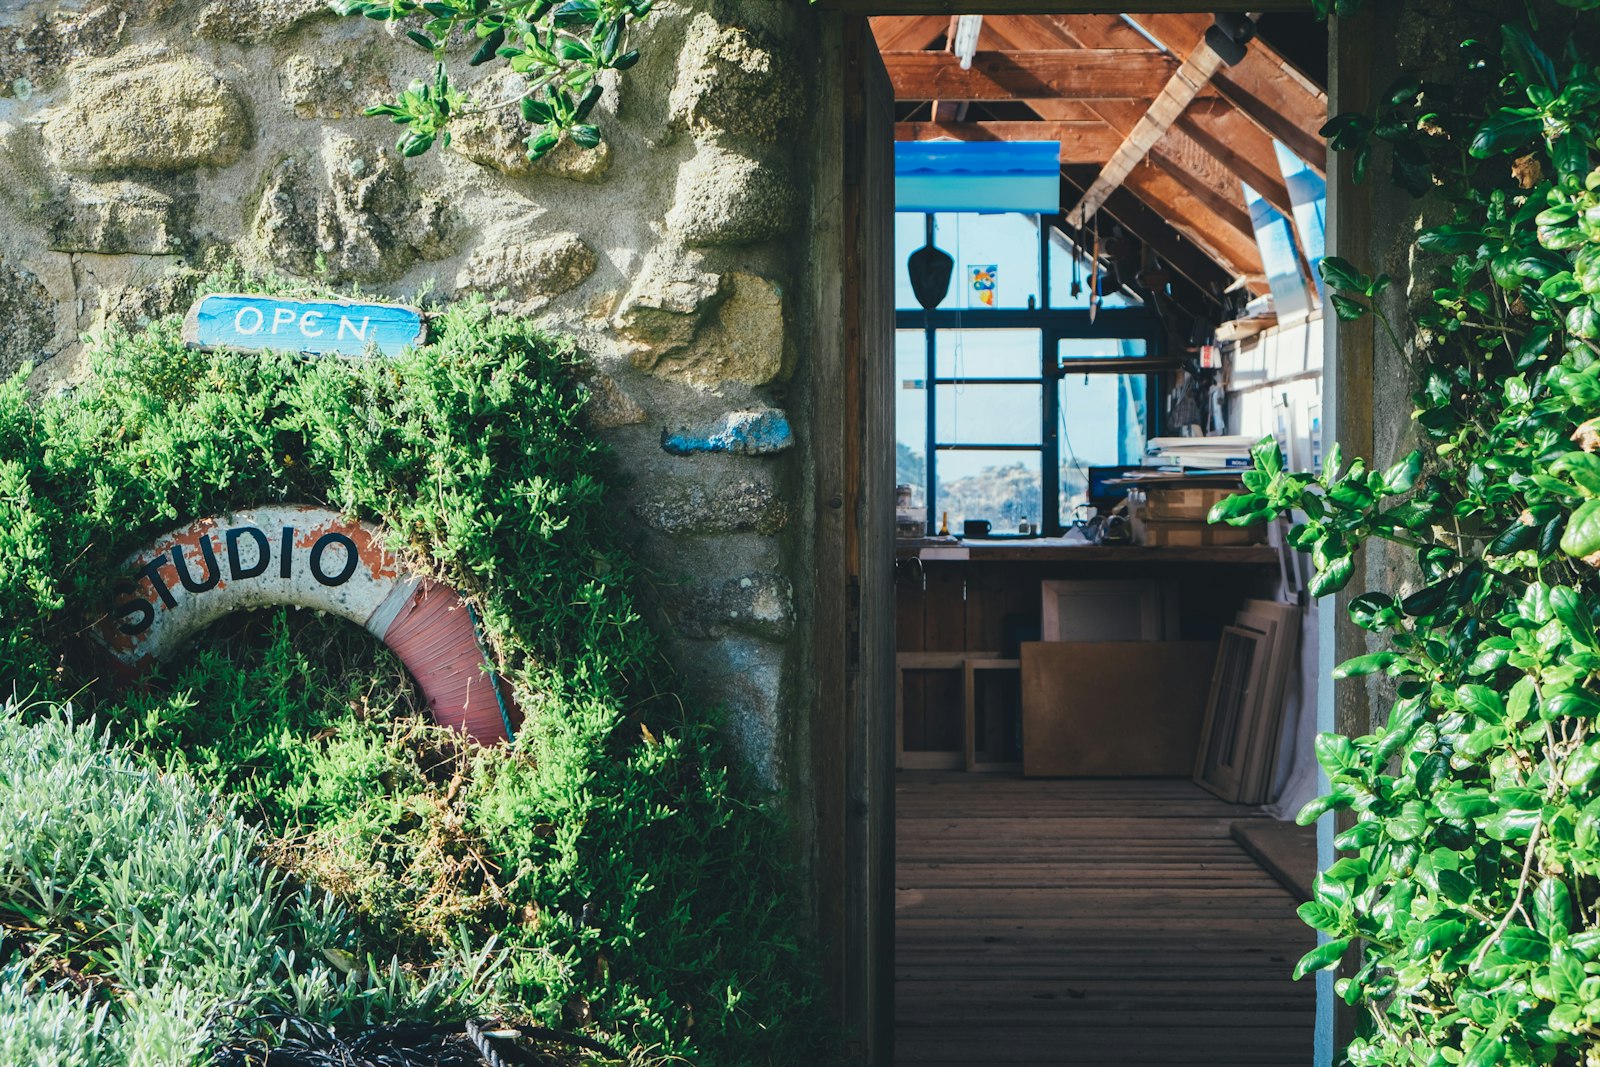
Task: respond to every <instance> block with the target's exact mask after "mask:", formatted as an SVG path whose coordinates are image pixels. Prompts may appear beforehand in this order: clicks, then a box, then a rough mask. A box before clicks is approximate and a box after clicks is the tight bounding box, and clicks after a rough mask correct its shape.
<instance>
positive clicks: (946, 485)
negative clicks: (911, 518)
mask: <svg viewBox="0 0 1600 1067" xmlns="http://www.w3.org/2000/svg"><path fill="white" fill-rule="evenodd" d="M1040 471H1041V465H1040V462H1039V453H1037V452H950V451H945V450H942V449H941V450H940V452H939V499H938V500H937V501H936V502H935V505H934V506H935V507H936V508H937V509H938V510H939V511H940V512H944V513H948V515H949V517H950V532H951V533H960V532H961V524H962V523H963V522H965V521H966V520H967V519H988V520H989V521H990V522H991V523H993V524H994V531H995V532H996V533H1005V532H1011V533H1015V532H1016V529H1017V525H1018V524H1019V523H1020V522H1022V520H1024V519H1027V520H1028V521H1029V522H1033V523H1037V522H1038V521H1039V518H1040V514H1041V512H1042V507H1041V500H1042V499H1043V497H1042V496H1041V490H1040V486H1041V485H1042V478H1041V476H1040ZM937 518H938V516H935V520H936V521H935V523H934V525H935V528H937V526H938V522H937Z"/></svg>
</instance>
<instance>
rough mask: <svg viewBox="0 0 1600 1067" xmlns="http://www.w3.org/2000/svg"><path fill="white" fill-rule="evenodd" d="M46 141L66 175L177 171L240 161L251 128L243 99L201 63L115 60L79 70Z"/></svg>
mask: <svg viewBox="0 0 1600 1067" xmlns="http://www.w3.org/2000/svg"><path fill="white" fill-rule="evenodd" d="M119 68H120V69H119ZM44 139H45V144H46V145H47V146H48V147H49V150H50V154H51V156H52V158H53V159H54V160H55V162H56V164H57V165H58V166H60V167H62V168H63V169H65V170H70V171H80V172H94V171H111V170H145V171H156V172H171V171H181V170H190V169H192V168H195V167H220V166H226V165H227V164H229V163H232V162H233V161H234V160H236V159H238V158H239V156H240V154H241V153H243V151H244V149H245V147H246V146H247V145H248V144H249V143H250V139H251V125H250V117H249V114H248V112H247V110H246V108H245V106H244V102H243V101H242V100H241V99H240V97H239V94H238V93H237V92H235V91H234V89H233V88H232V86H230V85H229V84H228V82H227V81H226V80H224V79H223V77H222V75H221V74H220V73H219V72H218V71H217V70H216V69H214V68H212V67H210V66H208V65H207V64H205V63H202V62H200V61H199V60H196V59H193V58H190V57H187V56H185V57H180V58H177V59H167V60H163V61H159V62H154V63H148V64H141V63H136V64H135V65H132V66H122V65H121V64H115V63H114V61H112V60H107V61H103V62H102V63H96V64H86V65H85V66H84V67H83V68H81V69H79V70H77V71H74V73H73V77H72V94H71V96H70V98H69V99H68V100H67V102H66V104H65V105H63V106H62V107H61V108H59V109H57V110H55V111H54V113H53V114H51V115H50V117H49V119H48V120H47V121H46V122H45V125H44Z"/></svg>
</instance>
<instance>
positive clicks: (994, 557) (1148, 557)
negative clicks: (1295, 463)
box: [895, 538, 1278, 566]
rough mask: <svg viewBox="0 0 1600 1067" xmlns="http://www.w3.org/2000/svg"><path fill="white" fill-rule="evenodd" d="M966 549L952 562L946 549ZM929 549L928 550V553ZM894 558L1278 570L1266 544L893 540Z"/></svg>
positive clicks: (1275, 557) (1275, 552)
mask: <svg viewBox="0 0 1600 1067" xmlns="http://www.w3.org/2000/svg"><path fill="white" fill-rule="evenodd" d="M952 549H956V550H965V552H966V553H967V554H966V556H965V557H952V556H951V555H949V554H948V553H949V552H950V550H952ZM930 550H932V551H930ZM895 556H896V557H897V558H900V559H918V558H920V559H922V560H923V561H924V562H926V563H960V562H969V561H970V562H974V563H1054V562H1062V563H1129V564H1138V565H1141V566H1145V565H1149V564H1152V563H1231V564H1244V565H1248V566H1269V565H1270V566H1277V563H1278V550H1277V549H1275V548H1273V547H1272V546H1270V545H1242V546H1236V547H1217V546H1176V545H1169V546H1165V547H1152V546H1147V545H1084V544H1063V543H1062V542H1060V541H1055V540H1048V539H1045V540H1039V541H1028V540H1023V539H1020V538H1019V539H1018V540H1015V541H955V542H951V541H933V540H916V541H897V542H895Z"/></svg>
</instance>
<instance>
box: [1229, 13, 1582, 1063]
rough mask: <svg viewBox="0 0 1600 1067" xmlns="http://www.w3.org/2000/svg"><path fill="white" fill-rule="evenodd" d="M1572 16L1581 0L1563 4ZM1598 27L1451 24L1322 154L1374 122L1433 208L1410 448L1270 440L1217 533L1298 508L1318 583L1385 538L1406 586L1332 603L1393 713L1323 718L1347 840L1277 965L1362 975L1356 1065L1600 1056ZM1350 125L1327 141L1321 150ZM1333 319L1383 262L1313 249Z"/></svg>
mask: <svg viewBox="0 0 1600 1067" xmlns="http://www.w3.org/2000/svg"><path fill="white" fill-rule="evenodd" d="M1569 6H1583V7H1589V6H1593V5H1589V4H1583V5H1569ZM1597 28H1600V27H1597V24H1596V21H1595V17H1594V16H1593V15H1589V14H1576V13H1568V14H1566V15H1565V16H1563V17H1562V18H1561V19H1553V20H1550V21H1549V22H1547V23H1546V24H1545V25H1544V26H1543V27H1541V28H1540V29H1539V30H1538V31H1537V32H1533V31H1530V30H1528V29H1526V28H1524V27H1521V26H1517V25H1507V26H1505V27H1503V28H1502V30H1501V32H1500V33H1499V34H1498V35H1497V37H1498V39H1497V40H1495V41H1493V44H1492V46H1491V44H1490V43H1489V42H1487V41H1484V40H1472V41H1468V42H1465V43H1464V45H1463V49H1462V56H1463V60H1464V69H1463V70H1462V71H1461V72H1460V75H1459V77H1457V78H1454V79H1452V80H1451V82H1450V84H1448V85H1440V84H1430V85H1423V84H1421V83H1417V82H1405V83H1402V84H1399V85H1397V86H1396V87H1394V88H1393V89H1392V90H1391V91H1390V92H1389V93H1387V94H1384V99H1383V101H1382V102H1381V105H1380V111H1379V112H1378V113H1377V114H1375V115H1358V116H1340V117H1339V118H1337V119H1335V120H1334V122H1333V123H1330V132H1331V133H1332V135H1333V137H1334V143H1335V147H1341V148H1345V149H1348V150H1352V151H1358V152H1364V151H1365V137H1366V134H1367V133H1376V134H1377V135H1379V136H1381V137H1384V138H1385V139H1388V140H1391V141H1392V142H1394V143H1395V144H1396V145H1397V146H1403V147H1402V148H1398V149H1397V151H1396V153H1395V165H1396V174H1395V178H1396V181H1397V182H1398V183H1399V184H1400V185H1402V186H1403V187H1406V188H1410V189H1412V190H1413V191H1414V192H1418V193H1427V194H1428V195H1430V196H1435V197H1438V198H1439V199H1440V200H1441V201H1442V202H1443V203H1444V204H1446V205H1448V207H1449V209H1450V212H1451V218H1450V221H1449V222H1447V223H1445V224H1443V225H1439V226H1434V227H1432V228H1429V229H1427V230H1425V231H1423V232H1422V233H1421V234H1420V235H1419V237H1418V239H1417V242H1416V244H1417V250H1418V251H1417V257H1416V258H1417V262H1418V263H1419V264H1420V266H1419V274H1421V273H1422V272H1426V271H1431V272H1432V273H1433V274H1434V275H1435V277H1436V279H1437V280H1436V282H1435V284H1436V286H1437V288H1435V289H1434V290H1433V293H1432V296H1431V299H1428V300H1426V306H1425V308H1424V309H1423V310H1421V311H1419V312H1417V313H1416V314H1415V323H1414V324H1413V325H1414V326H1415V331H1414V334H1415V338H1416V350H1417V352H1418V355H1419V356H1420V358H1421V360H1422V364H1423V365H1422V369H1421V379H1420V380H1421V388H1420V391H1419V392H1418V393H1417V394H1416V397H1415V415H1414V418H1415V422H1416V426H1417V428H1418V431H1419V433H1420V434H1421V436H1422V437H1423V438H1424V439H1425V442H1426V446H1427V448H1426V452H1422V451H1419V452H1415V453H1412V454H1411V455H1409V456H1407V457H1406V458H1405V459H1403V460H1402V461H1400V462H1399V463H1397V464H1395V465H1394V466H1393V467H1390V468H1389V469H1387V470H1376V469H1369V468H1368V467H1367V466H1366V464H1365V463H1364V462H1363V461H1361V460H1359V459H1357V460H1354V461H1353V462H1351V463H1349V464H1344V463H1343V461H1342V459H1341V457H1340V455H1339V453H1338V450H1337V449H1334V450H1333V451H1332V453H1331V454H1330V455H1329V457H1328V461H1327V463H1326V464H1325V466H1324V469H1323V470H1322V471H1321V472H1320V474H1316V475H1312V474H1296V473H1291V472H1287V471H1285V470H1283V469H1282V461H1281V458H1280V456H1279V455H1278V452H1277V448H1276V446H1275V445H1273V444H1272V443H1271V441H1270V439H1269V440H1268V441H1266V442H1263V444H1262V446H1260V447H1259V448H1258V449H1257V450H1256V465H1255V469H1254V470H1252V471H1251V472H1250V473H1249V474H1247V475H1246V487H1247V489H1248V490H1249V491H1248V492H1247V493H1245V494H1243V495H1241V496H1238V497H1235V498H1233V499H1231V500H1228V501H1225V502H1224V503H1223V504H1221V505H1219V506H1218V507H1217V509H1216V510H1215V511H1214V512H1213V521H1228V522H1232V523H1235V524H1245V523H1249V522H1254V521H1258V520H1260V519H1262V518H1266V517H1271V516H1276V515H1279V514H1289V513H1296V515H1297V517H1298V518H1299V519H1300V521H1298V523H1297V524H1296V525H1295V526H1294V528H1293V530H1292V532H1291V534H1290V541H1291V542H1292V543H1293V544H1294V546H1295V547H1297V548H1299V549H1301V550H1304V551H1307V552H1310V553H1311V554H1312V557H1313V559H1314V561H1315V563H1316V566H1317V578H1316V581H1315V583H1314V585H1313V588H1312V591H1313V592H1314V593H1316V594H1317V595H1321V596H1326V595H1329V594H1332V593H1336V592H1338V591H1340V590H1341V589H1343V588H1345V587H1346V585H1347V584H1348V583H1349V582H1350V581H1351V580H1352V577H1353V575H1354V574H1355V570H1356V568H1355V553H1356V552H1357V550H1358V549H1359V547H1360V546H1361V545H1362V544H1363V543H1365V542H1366V541H1368V540H1369V539H1371V538H1374V537H1376V538H1382V539H1385V540H1388V541H1390V542H1393V543H1395V544H1398V545H1401V546H1404V548H1405V550H1407V551H1409V552H1412V553H1414V555H1415V559H1416V565H1417V571H1416V577H1415V579H1414V580H1413V581H1412V582H1411V583H1409V590H1410V591H1409V592H1405V593H1403V594H1398V595H1397V594H1393V593H1390V592H1371V593H1366V594H1365V595H1362V596H1360V597H1357V598H1355V599H1353V600H1352V601H1351V602H1350V604H1349V613H1350V618H1351V620H1352V621H1353V622H1354V623H1355V624H1356V625H1358V626H1360V627H1362V628H1364V629H1366V630H1368V631H1370V632H1371V633H1372V634H1373V635H1375V637H1374V638H1373V644H1374V645H1375V646H1377V647H1376V650H1375V651H1373V652H1371V653H1369V654H1367V655H1363V656H1359V657H1356V658H1355V659H1352V660H1350V661H1348V662H1346V663H1344V664H1342V665H1341V666H1340V667H1339V668H1338V670H1337V672H1336V677H1341V678H1355V677H1361V676H1366V675H1376V674H1382V675H1386V676H1387V678H1388V680H1389V686H1390V687H1391V691H1392V693H1393V694H1394V702H1393V707H1392V709H1391V711H1390V713H1389V715H1388V719H1387V722H1386V723H1385V724H1384V725H1383V726H1381V727H1380V728H1378V729H1376V730H1375V731H1374V732H1373V733H1371V734H1367V735H1363V736H1359V737H1353V738H1352V737H1343V736H1339V735H1336V734H1325V735H1323V736H1322V737H1321V738H1319V740H1318V742H1317V757H1318V759H1319V760H1320V762H1321V763H1322V765H1323V767H1324V768H1326V770H1327V772H1328V775H1329V778H1330V781H1331V783H1332V788H1331V792H1330V793H1329V794H1328V795H1327V796H1324V797H1322V798H1320V799H1318V800H1317V801H1315V802H1314V803H1312V804H1311V805H1309V806H1308V807H1307V808H1306V809H1305V810H1304V811H1303V812H1302V813H1301V821H1302V822H1311V821H1314V820H1316V819H1318V818H1319V817H1321V816H1323V815H1324V814H1326V813H1328V812H1330V811H1332V812H1339V813H1342V814H1341V821H1340V823H1339V824H1338V825H1339V829H1340V833H1339V835H1338V837H1337V839H1336V844H1337V847H1338V848H1339V850H1341V851H1342V852H1345V853H1348V855H1346V856H1344V857H1343V858H1341V859H1339V860H1338V861H1337V862H1336V863H1334V864H1333V865H1332V866H1331V867H1330V868H1329V869H1328V870H1326V871H1324V872H1323V873H1322V874H1321V875H1319V876H1318V878H1317V880H1316V884H1315V892H1314V899H1313V900H1312V901H1311V902H1309V903H1307V904H1306V905H1305V906H1304V907H1302V908H1301V910H1300V914H1301V917H1302V918H1303V919H1305V921H1306V922H1307V923H1309V924H1310V925H1311V926H1313V927H1315V928H1316V929H1318V930H1319V931H1322V932H1323V934H1324V935H1325V938H1324V940H1323V943H1321V944H1320V945H1319V946H1318V947H1317V948H1315V949H1313V950H1312V951H1311V952H1309V953H1308V954H1307V955H1306V956H1305V958H1304V959H1302V960H1301V961H1300V964H1299V966H1298V967H1297V968H1296V975H1297V976H1299V975H1303V974H1306V973H1308V972H1310V971H1313V970H1317V969H1321V968H1328V967H1333V966H1335V965H1337V964H1338V963H1339V962H1340V961H1341V960H1343V959H1345V958H1347V957H1350V958H1352V959H1353V961H1354V962H1353V964H1352V965H1351V967H1350V970H1349V971H1348V972H1347V976H1345V977H1341V978H1339V979H1338V981H1337V983H1336V985H1335V988H1336V990H1337V992H1338V993H1339V995H1340V996H1342V997H1343V998H1344V999H1345V1000H1346V1001H1347V1002H1348V1003H1350V1004H1354V1005H1361V1006H1362V1008H1363V1009H1364V1012H1363V1022H1362V1024H1361V1026H1360V1031H1359V1036H1358V1037H1357V1038H1356V1039H1355V1041H1354V1042H1353V1043H1352V1044H1351V1045H1350V1047H1349V1049H1348V1050H1347V1054H1348V1056H1349V1059H1350V1061H1351V1062H1352V1063H1355V1064H1359V1065H1363V1067H1366V1065H1372V1067H1376V1065H1380V1064H1381V1065H1391V1064H1418V1065H1428V1067H1435V1065H1444V1064H1458V1063H1459V1064H1465V1065H1468V1067H1487V1065H1491V1064H1518V1065H1522V1064H1552V1063H1553V1064H1578V1063H1586V1064H1592V1063H1594V1062H1596V1059H1595V1056H1596V1052H1595V1050H1596V1048H1597V1047H1600V734H1597V733H1596V732H1595V728H1596V719H1597V716H1600V692H1597V688H1596V678H1597V677H1600V635H1597V630H1596V612H1597V609H1600V579H1597V575H1596V571H1595V568H1596V566H1597V565H1600V454H1597V451H1600V432H1597V430H1600V420H1597V419H1596V415H1597V414H1600V345H1597V340H1600V169H1595V163H1596V155H1595V149H1596V144H1597V136H1600V72H1597V70H1596V66H1595V58H1596V52H1595V49H1594V43H1593V42H1594V41H1595V40H1596V30H1597ZM1341 138H1343V140H1342V141H1341ZM1323 276H1324V279H1325V280H1326V281H1327V283H1328V286H1329V288H1330V290H1331V291H1332V293H1333V294H1334V295H1333V297H1332V300H1333V305H1334V309H1335V311H1336V313H1337V314H1338V315H1339V317H1340V318H1341V319H1345V320H1350V321H1355V320H1358V319H1361V318H1364V317H1365V316H1368V315H1377V316H1379V318H1380V319H1382V326H1383V328H1384V329H1385V330H1386V331H1387V332H1388V334H1389V336H1390V338H1391V339H1392V340H1393V341H1394V343H1395V345H1396V347H1397V349H1399V348H1401V347H1402V346H1400V343H1399V338H1398V336H1397V334H1396V330H1395V327H1394V324H1392V323H1391V322H1389V320H1388V319H1387V318H1384V317H1383V316H1384V301H1383V300H1382V297H1383V294H1384V293H1385V291H1386V290H1387V288H1388V287H1389V280H1388V279H1387V278H1383V277H1378V278H1373V277H1369V276H1368V275H1366V274H1365V273H1364V272H1362V271H1361V270H1360V269H1359V268H1357V267H1356V266H1355V265H1353V264H1350V263H1348V262H1345V261H1342V260H1338V259H1330V260H1328V261H1327V262H1326V263H1325V264H1324V266H1323Z"/></svg>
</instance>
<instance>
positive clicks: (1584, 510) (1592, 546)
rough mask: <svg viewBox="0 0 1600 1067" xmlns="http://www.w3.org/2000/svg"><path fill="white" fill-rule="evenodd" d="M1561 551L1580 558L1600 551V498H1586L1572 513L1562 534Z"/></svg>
mask: <svg viewBox="0 0 1600 1067" xmlns="http://www.w3.org/2000/svg"><path fill="white" fill-rule="evenodd" d="M1561 551H1563V552H1565V553H1566V554H1567V555H1569V556H1575V557H1577V558H1578V559H1584V558H1586V557H1588V556H1592V555H1594V554H1595V553H1596V552H1600V500H1586V501H1584V502H1583V503H1582V504H1580V505H1579V506H1578V510H1577V511H1574V512H1573V513H1572V518H1571V519H1569V520H1568V521H1567V529H1566V532H1565V533H1564V534H1562V536H1561Z"/></svg>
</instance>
